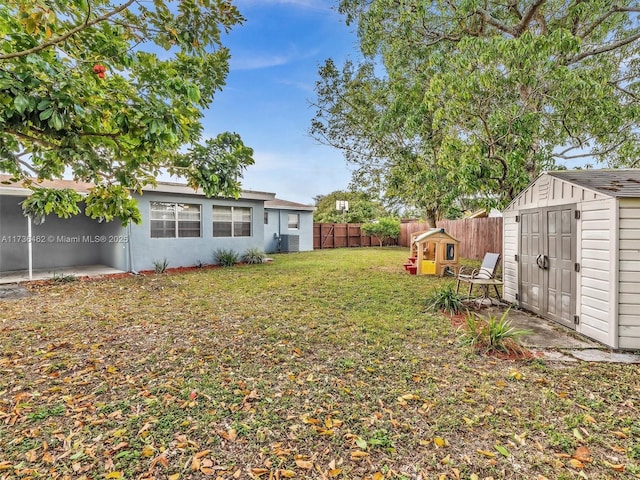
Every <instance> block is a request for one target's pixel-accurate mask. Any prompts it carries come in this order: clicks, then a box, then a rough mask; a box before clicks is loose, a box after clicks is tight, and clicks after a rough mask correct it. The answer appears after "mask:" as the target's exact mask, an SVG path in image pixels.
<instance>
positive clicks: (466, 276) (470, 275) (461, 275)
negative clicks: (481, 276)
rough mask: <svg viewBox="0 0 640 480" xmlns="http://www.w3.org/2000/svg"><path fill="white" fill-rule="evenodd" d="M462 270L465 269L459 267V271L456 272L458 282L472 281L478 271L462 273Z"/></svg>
mask: <svg viewBox="0 0 640 480" xmlns="http://www.w3.org/2000/svg"><path fill="white" fill-rule="evenodd" d="M464 269H465V267H460V270H458V279H459V280H473V279H474V278H475V276H476V275H477V274H478V269H477V268H475V269H473V270H471V273H463V272H464ZM467 271H468V269H467Z"/></svg>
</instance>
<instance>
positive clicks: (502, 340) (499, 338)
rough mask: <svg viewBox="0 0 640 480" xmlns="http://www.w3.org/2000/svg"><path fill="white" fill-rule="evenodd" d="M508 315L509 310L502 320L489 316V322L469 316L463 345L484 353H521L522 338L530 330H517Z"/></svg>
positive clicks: (463, 335) (463, 336) (475, 316)
mask: <svg viewBox="0 0 640 480" xmlns="http://www.w3.org/2000/svg"><path fill="white" fill-rule="evenodd" d="M508 314H509V310H507V311H506V312H504V313H503V314H502V316H501V317H500V318H498V317H497V316H495V315H489V318H488V319H487V320H484V319H482V318H481V317H479V316H478V315H472V314H471V315H467V328H466V330H465V331H464V333H463V334H462V339H461V340H462V343H463V344H464V345H469V346H470V347H472V348H474V349H475V350H478V351H480V352H483V353H489V352H504V353H519V352H521V351H522V347H521V346H520V338H521V337H522V336H523V335H527V334H528V333H530V330H523V329H518V328H515V327H514V326H513V325H511V321H510V320H508V319H507V315H508Z"/></svg>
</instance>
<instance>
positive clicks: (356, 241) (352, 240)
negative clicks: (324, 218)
mask: <svg viewBox="0 0 640 480" xmlns="http://www.w3.org/2000/svg"><path fill="white" fill-rule="evenodd" d="M360 225H361V224H359V223H314V224H313V248H314V249H316V250H318V249H321V248H342V247H377V246H378V245H380V241H379V240H378V237H374V236H371V235H364V234H363V233H362V230H361V229H360ZM384 244H385V245H396V242H395V241H392V242H391V243H389V242H385V243H384Z"/></svg>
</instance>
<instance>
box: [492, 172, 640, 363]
mask: <svg viewBox="0 0 640 480" xmlns="http://www.w3.org/2000/svg"><path fill="white" fill-rule="evenodd" d="M503 219H504V220H503V222H504V223H503V225H504V227H503V228H504V232H503V281H504V291H503V297H504V300H506V301H508V302H514V303H516V304H518V305H519V306H521V307H522V308H524V309H526V310H529V311H532V312H534V313H537V314H539V315H541V316H542V317H545V318H548V319H550V320H554V321H556V322H558V323H560V324H562V325H565V326H567V327H569V328H572V329H575V330H576V331H577V332H579V333H581V334H583V335H585V336H587V337H590V338H592V339H594V340H597V341H599V342H601V343H603V344H605V345H607V346H609V347H611V348H615V349H630V350H637V349H640V169H628V170H565V171H554V172H545V173H542V174H541V175H540V176H539V177H538V178H536V179H535V180H534V181H533V182H532V183H531V184H530V185H529V186H528V187H527V188H526V189H525V190H524V191H522V192H521V193H520V194H519V195H518V196H517V197H516V198H515V199H514V200H513V201H512V202H511V203H510V204H509V205H508V206H507V208H506V210H505V211H504V212H503Z"/></svg>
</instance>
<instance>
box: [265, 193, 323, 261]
mask: <svg viewBox="0 0 640 480" xmlns="http://www.w3.org/2000/svg"><path fill="white" fill-rule="evenodd" d="M314 210H315V207H312V206H309V205H303V204H301V203H295V202H289V201H286V200H281V199H274V200H269V201H267V202H265V213H264V251H265V252H267V253H277V252H284V251H285V249H286V246H287V245H291V243H292V242H285V241H283V238H282V237H283V236H285V235H294V236H297V237H298V239H297V246H298V248H297V250H296V251H299V252H305V251H312V250H313V212H314ZM290 216H293V218H297V219H298V226H297V228H289V217H290ZM289 251H291V250H289Z"/></svg>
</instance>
